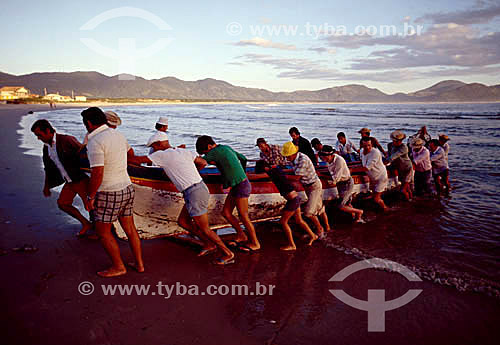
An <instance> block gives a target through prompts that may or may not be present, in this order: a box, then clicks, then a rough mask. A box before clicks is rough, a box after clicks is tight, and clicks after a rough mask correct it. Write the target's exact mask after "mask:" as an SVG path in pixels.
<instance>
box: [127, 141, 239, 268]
mask: <svg viewBox="0 0 500 345" xmlns="http://www.w3.org/2000/svg"><path fill="white" fill-rule="evenodd" d="M160 133H161V132H158V133H157V135H156V137H152V138H150V139H149V140H148V143H147V146H150V147H151V148H152V149H153V153H152V154H149V155H148V156H129V157H128V160H129V162H130V163H133V164H142V163H146V164H151V163H153V164H155V165H158V166H160V167H162V168H163V170H164V171H165V174H167V176H168V178H169V179H170V180H171V181H172V183H173V184H174V186H175V187H176V188H177V190H178V191H179V192H180V193H182V195H183V196H184V201H185V204H184V206H183V207H182V210H181V213H180V214H179V218H178V220H177V221H178V223H179V225H180V226H182V227H183V228H184V229H186V230H188V231H189V232H191V233H193V234H194V235H196V236H198V237H199V238H200V239H201V240H202V241H204V243H205V245H204V246H203V248H202V250H201V251H200V253H199V254H198V256H205V255H207V254H210V253H212V252H215V251H216V250H217V248H219V249H220V250H221V251H222V252H223V256H222V257H220V258H218V259H216V261H215V262H214V263H215V264H217V265H227V264H230V263H233V262H234V254H233V252H231V251H230V250H229V249H228V248H227V247H226V245H225V244H224V242H223V241H222V240H221V239H220V237H219V236H218V235H217V233H215V232H214V231H212V230H210V227H209V223H208V213H207V209H208V202H209V198H210V193H209V191H208V188H207V186H206V184H205V182H203V180H202V178H201V176H200V173H199V172H198V169H203V168H204V167H205V165H207V162H206V161H205V160H204V159H203V158H201V157H200V156H198V155H197V154H195V153H193V152H191V151H188V150H186V149H184V148H175V149H174V148H172V146H170V144H169V142H168V139H165V138H164V137H163V136H162V135H161V134H160ZM193 221H194V222H193Z"/></svg>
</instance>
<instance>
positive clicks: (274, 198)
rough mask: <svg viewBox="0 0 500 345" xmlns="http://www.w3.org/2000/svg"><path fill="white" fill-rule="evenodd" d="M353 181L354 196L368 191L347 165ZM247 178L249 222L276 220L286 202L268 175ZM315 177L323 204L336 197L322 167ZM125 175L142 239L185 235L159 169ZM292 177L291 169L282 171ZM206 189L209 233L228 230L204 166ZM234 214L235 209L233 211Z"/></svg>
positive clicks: (217, 184) (177, 204)
mask: <svg viewBox="0 0 500 345" xmlns="http://www.w3.org/2000/svg"><path fill="white" fill-rule="evenodd" d="M349 169H350V170H351V175H352V177H353V180H354V197H357V196H359V195H361V194H364V193H368V192H369V189H368V187H369V180H368V176H366V174H365V173H364V172H362V171H361V165H360V164H359V162H358V163H354V164H349ZM246 172H247V176H248V179H249V181H250V183H251V184H252V194H251V195H250V198H249V200H248V212H249V216H250V219H251V220H252V221H253V222H262V221H268V220H272V219H276V218H278V217H279V216H280V213H281V209H282V208H283V206H284V205H285V203H286V200H285V199H284V198H283V197H282V196H281V195H280V194H279V192H278V189H277V188H276V186H275V185H274V184H273V182H272V181H271V179H270V178H269V176H268V175H267V174H265V173H262V174H258V173H255V167H248V168H247V170H246ZM317 172H318V176H319V177H320V179H321V182H322V184H323V199H324V200H325V201H329V200H334V199H337V198H338V192H337V188H336V186H335V185H334V184H333V181H332V179H331V177H330V174H329V173H328V170H327V168H326V166H325V165H323V166H320V167H319V168H318V169H317ZM128 173H129V175H130V178H131V180H132V183H133V185H134V188H135V200H134V221H135V224H136V227H137V230H138V232H139V236H140V237H141V238H142V239H153V238H159V237H167V236H178V235H181V234H185V233H186V230H185V229H183V228H182V227H180V226H179V225H178V224H177V217H178V215H179V213H180V211H181V209H182V207H183V205H184V198H183V196H182V194H181V193H179V191H178V190H177V189H176V188H175V186H174V184H173V183H172V182H171V181H170V180H169V178H168V177H167V175H166V174H165V173H164V171H163V169H162V168H160V167H151V166H135V165H129V166H128ZM285 173H287V174H288V173H289V175H292V174H293V172H292V171H291V170H289V171H286V170H285ZM200 174H201V176H202V178H203V180H204V181H205V183H206V185H207V187H208V190H209V191H210V200H209V206H208V218H209V224H210V227H211V228H212V229H213V230H217V229H223V228H227V227H230V225H229V223H228V222H227V221H226V219H225V218H224V217H223V216H222V208H223V206H224V201H225V199H226V196H227V193H228V190H224V189H223V188H222V180H221V175H220V173H219V171H218V170H217V168H216V167H211V166H209V167H207V168H205V169H203V170H201V171H200ZM290 182H292V183H293V184H294V187H295V188H296V190H297V191H298V192H299V196H300V198H301V201H302V202H305V201H307V197H306V194H305V192H304V189H303V187H302V185H301V184H300V183H298V182H297V181H294V180H292V179H291V180H290ZM397 184H398V182H397V176H396V175H395V174H394V173H393V172H389V183H388V186H387V189H388V190H389V189H393V188H395V187H396V186H397ZM234 212H235V214H236V210H235V211H234ZM115 229H116V233H117V235H118V236H119V237H120V238H123V239H126V235H125V232H124V231H123V229H122V228H121V227H120V225H119V223H118V222H116V223H115Z"/></svg>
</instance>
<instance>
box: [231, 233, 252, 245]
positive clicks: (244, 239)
mask: <svg viewBox="0 0 500 345" xmlns="http://www.w3.org/2000/svg"><path fill="white" fill-rule="evenodd" d="M233 241H234V242H240V243H245V242H247V241H248V237H247V236H246V235H245V234H243V236H236V237H235V239H234V240H233Z"/></svg>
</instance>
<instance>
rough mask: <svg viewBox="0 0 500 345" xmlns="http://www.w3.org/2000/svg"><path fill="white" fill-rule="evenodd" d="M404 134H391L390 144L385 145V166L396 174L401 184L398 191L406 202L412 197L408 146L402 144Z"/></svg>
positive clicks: (411, 176)
mask: <svg viewBox="0 0 500 345" xmlns="http://www.w3.org/2000/svg"><path fill="white" fill-rule="evenodd" d="M405 138H406V134H404V133H403V132H402V131H399V130H397V131H394V132H392V133H391V140H392V143H389V144H388V145H387V154H388V157H387V159H386V160H385V164H386V165H391V166H392V167H394V168H395V169H396V170H397V172H398V179H399V182H400V183H401V188H400V191H401V193H403V195H404V196H405V198H406V200H408V201H409V200H411V198H412V197H413V195H412V190H411V182H412V180H413V166H412V164H411V160H410V157H409V156H408V146H406V145H405V144H403V140H404V139H405Z"/></svg>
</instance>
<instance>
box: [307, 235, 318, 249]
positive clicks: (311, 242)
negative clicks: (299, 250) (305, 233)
mask: <svg viewBox="0 0 500 345" xmlns="http://www.w3.org/2000/svg"><path fill="white" fill-rule="evenodd" d="M318 238H319V237H318V235H316V234H313V235H312V237H311V238H310V239H309V242H308V243H307V245H308V246H311V245H312V244H313V243H314V241H316V240H317V239H318Z"/></svg>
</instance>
